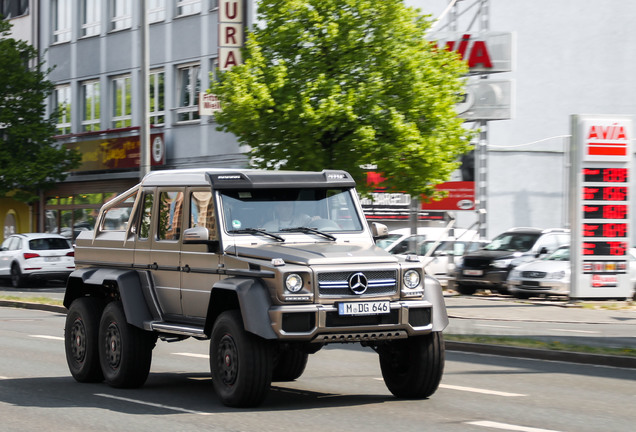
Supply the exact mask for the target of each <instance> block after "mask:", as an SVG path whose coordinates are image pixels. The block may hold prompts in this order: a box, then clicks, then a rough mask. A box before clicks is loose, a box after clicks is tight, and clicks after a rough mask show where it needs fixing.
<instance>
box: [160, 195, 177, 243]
mask: <svg viewBox="0 0 636 432" xmlns="http://www.w3.org/2000/svg"><path fill="white" fill-rule="evenodd" d="M182 208H183V192H177V191H163V192H161V193H160V194H159V218H158V223H159V225H158V227H157V238H158V239H159V240H179V237H180V235H181V213H182Z"/></svg>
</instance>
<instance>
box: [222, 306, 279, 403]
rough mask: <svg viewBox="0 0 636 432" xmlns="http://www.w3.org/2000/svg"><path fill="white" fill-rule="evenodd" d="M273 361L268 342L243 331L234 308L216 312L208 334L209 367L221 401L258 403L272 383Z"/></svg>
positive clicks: (261, 400)
mask: <svg viewBox="0 0 636 432" xmlns="http://www.w3.org/2000/svg"><path fill="white" fill-rule="evenodd" d="M272 362H273V355H272V349H271V344H270V343H269V342H268V341H267V340H265V339H262V338H260V337H258V336H256V335H254V334H252V333H248V332H246V331H245V329H244V328H243V320H242V318H241V314H240V313H239V312H238V311H237V310H231V311H226V312H223V313H222V314H221V315H219V317H218V318H217V320H216V322H215V323H214V328H213V329H212V337H211V338H210V369H211V372H212V384H213V385H214V390H215V391H216V393H217V395H218V396H219V398H221V401H222V402H223V404H225V405H227V406H231V407H254V406H257V405H259V404H261V403H262V402H263V400H264V399H265V397H266V396H267V393H268V392H269V388H270V386H271V383H272Z"/></svg>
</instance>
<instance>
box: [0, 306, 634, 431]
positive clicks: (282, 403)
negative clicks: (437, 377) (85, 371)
mask: <svg viewBox="0 0 636 432" xmlns="http://www.w3.org/2000/svg"><path fill="white" fill-rule="evenodd" d="M63 327H64V316H63V315H62V314H57V313H51V312H45V311H37V310H25V309H14V308H0V418H1V419H2V423H1V424H2V427H1V429H2V430H3V431H38V432H40V431H42V430H46V431H93V430H95V431H97V430H99V431H103V430H113V431H133V430H134V431H152V432H159V431H186V430H187V431H197V430H215V431H259V432H260V431H294V430H303V431H325V430H339V431H360V430H364V431H365V432H366V431H369V432H372V431H382V432H386V431H387V430H400V431H427V430H431V431H433V430H435V431H483V432H488V431H496V430H517V431H528V432H535V431H536V432H539V431H577V432H584V431H599V430H612V431H632V430H633V425H634V422H636V414H634V406H635V404H636V385H635V381H636V371H635V370H630V369H620V368H609V367H595V366H587V365H576V364H568V363H560V362H546V361H537V360H523V359H515V358H508V357H497V356H487V355H476V354H467V353H458V352H447V361H446V371H445V374H444V378H443V380H442V385H441V387H440V389H439V390H438V391H437V393H436V394H434V395H433V396H432V397H431V398H430V399H429V400H420V401H408V400H397V399H395V398H394V397H393V396H392V395H391V394H390V393H389V392H388V390H387V389H386V387H385V386H384V383H383V381H382V379H381V374H380V369H379V365H378V361H377V356H376V355H375V353H373V352H372V351H370V350H365V349H361V348H356V346H354V345H351V346H347V347H345V348H343V347H342V346H333V347H328V348H325V349H323V350H321V351H320V352H318V353H317V354H315V355H313V356H311V357H310V360H309V364H308V367H307V370H306V372H305V374H304V375H303V376H302V377H301V378H300V379H299V380H298V381H296V382H293V383H275V384H274V386H273V388H272V391H271V392H270V394H269V396H268V398H267V399H266V401H265V403H264V405H263V406H261V407H260V408H258V409H241V410H237V409H231V408H226V407H224V406H223V405H222V404H221V403H220V402H219V400H218V398H217V397H216V396H215V395H214V393H213V390H212V386H211V382H210V379H209V373H208V370H209V367H208V359H207V350H208V343H207V341H196V340H187V341H184V342H178V343H172V344H168V343H165V342H159V343H158V345H157V347H156V348H155V351H154V357H153V365H152V369H151V374H150V377H149V379H148V381H147V383H146V385H145V386H144V387H143V388H141V389H135V390H121V389H113V388H110V387H108V386H107V385H105V384H79V383H76V382H75V381H74V380H73V379H72V378H71V377H70V374H69V372H68V369H67V367H66V361H65V357H64V347H63V340H62V335H63Z"/></svg>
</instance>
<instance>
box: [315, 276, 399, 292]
mask: <svg viewBox="0 0 636 432" xmlns="http://www.w3.org/2000/svg"><path fill="white" fill-rule="evenodd" d="M355 273H363V274H364V275H365V276H366V278H367V281H368V284H369V285H368V287H367V290H366V292H365V293H364V295H369V296H385V295H392V294H395V293H396V292H397V270H368V271H363V272H357V271H346V272H332V273H319V274H318V291H319V293H320V295H321V296H323V297H327V296H333V297H343V296H351V297H359V295H358V294H355V293H354V292H353V291H351V289H350V288H349V278H350V277H351V275H353V274H355Z"/></svg>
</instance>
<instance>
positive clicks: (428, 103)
mask: <svg viewBox="0 0 636 432" xmlns="http://www.w3.org/2000/svg"><path fill="white" fill-rule="evenodd" d="M258 21H259V23H260V25H259V26H257V27H255V28H254V29H253V30H251V31H250V32H248V33H247V38H246V46H245V50H244V54H243V57H244V64H242V65H239V66H235V67H234V68H232V69H231V70H229V71H227V72H225V73H223V74H221V76H220V79H219V81H218V82H216V83H213V84H212V86H211V89H210V91H211V92H212V93H215V94H216V95H217V96H218V97H219V99H220V101H221V106H222V108H223V109H222V111H221V112H218V113H217V114H216V119H217V121H218V124H219V130H224V131H227V132H232V133H234V134H235V135H236V136H237V137H238V139H239V142H240V143H241V144H243V145H246V146H249V147H250V153H251V158H252V164H253V165H255V166H259V167H265V168H284V169H294V170H295V169H299V170H321V169H324V168H334V169H345V170H347V171H349V172H351V173H352V175H353V176H354V177H355V178H356V179H357V180H358V184H359V186H361V187H362V189H364V187H365V181H364V175H365V174H364V166H369V165H372V166H375V167H377V168H376V170H377V171H378V172H381V173H382V174H383V176H384V177H385V178H386V179H387V180H386V181H385V182H384V183H383V186H386V187H388V188H389V189H390V190H397V191H405V192H407V193H410V194H411V195H414V196H419V195H420V194H422V193H423V194H425V195H427V196H429V197H432V196H434V195H435V191H434V186H435V185H436V184H438V183H440V182H443V181H446V180H447V179H448V177H449V175H450V174H451V172H452V171H453V170H454V169H456V168H457V163H456V159H457V157H458V156H459V155H461V154H463V153H465V152H466V151H467V149H468V145H469V141H470V132H468V131H467V130H466V129H465V128H464V127H463V126H462V120H461V119H458V118H457V114H456V112H455V104H456V103H457V102H458V95H460V94H462V93H463V85H464V82H463V79H462V76H463V75H465V74H466V73H467V67H466V64H465V63H464V62H463V61H461V60H460V59H459V58H458V57H457V55H456V54H455V53H452V52H449V51H446V50H444V49H439V50H438V49H437V48H436V46H435V45H434V44H432V43H431V42H429V41H427V39H426V31H427V29H428V28H429V27H430V25H431V21H430V20H429V17H426V16H420V15H419V10H416V9H412V8H407V7H406V6H405V5H404V4H403V1H402V0H382V1H377V0H261V1H260V4H259V9H258Z"/></svg>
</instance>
